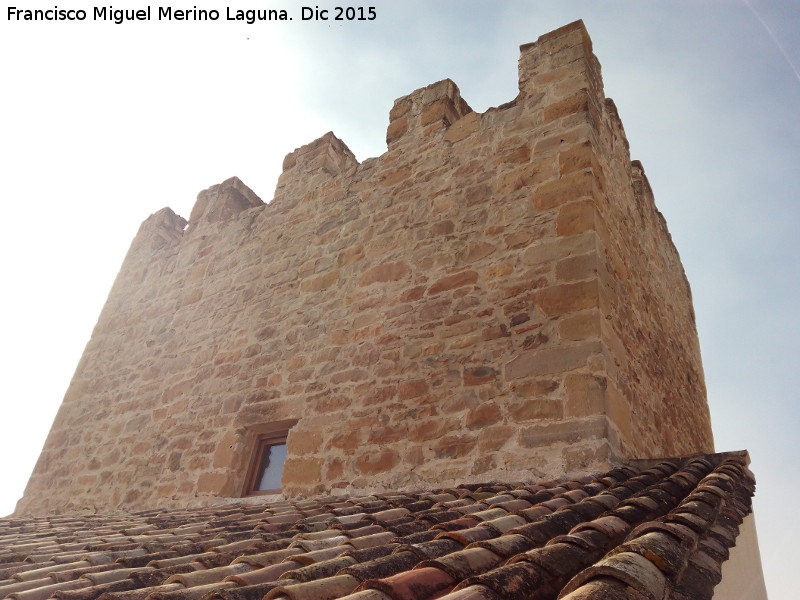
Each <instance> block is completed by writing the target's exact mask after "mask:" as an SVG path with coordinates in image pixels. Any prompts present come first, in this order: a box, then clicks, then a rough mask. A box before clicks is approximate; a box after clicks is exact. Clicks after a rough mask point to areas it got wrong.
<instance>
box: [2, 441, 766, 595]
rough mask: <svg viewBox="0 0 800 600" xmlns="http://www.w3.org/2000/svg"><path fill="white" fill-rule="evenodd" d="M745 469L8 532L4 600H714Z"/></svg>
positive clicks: (69, 518) (626, 475)
mask: <svg viewBox="0 0 800 600" xmlns="http://www.w3.org/2000/svg"><path fill="white" fill-rule="evenodd" d="M745 464H746V463H745V457H744V454H743V453H731V454H728V455H710V456H707V457H701V458H695V459H680V460H674V461H665V462H662V463H660V464H657V465H655V466H652V467H650V468H647V469H645V470H643V471H642V472H637V471H636V470H635V469H632V468H629V467H618V468H615V469H612V470H611V471H609V472H607V473H602V474H594V475H592V476H589V477H581V478H574V479H569V480H564V481H550V482H540V483H533V484H524V483H483V484H469V485H464V486H461V487H459V488H450V489H447V490H431V491H427V492H422V493H393V494H384V495H373V496H363V497H359V498H341V497H318V498H311V499H307V500H301V501H291V500H290V501H281V502H272V503H265V504H260V505H245V504H242V505H235V506H216V507H214V506H212V507H207V508H197V509H182V510H170V511H161V510H152V511H139V512H136V513H130V514H114V515H102V514H100V515H63V516H51V517H46V518H33V519H19V518H10V519H0V598H3V597H10V598H14V599H16V600H47V599H48V598H57V599H59V600H98V599H102V600H263V599H265V598H266V599H267V600H269V599H270V598H277V599H291V600H311V599H312V598H313V599H315V600H325V599H331V600H333V599H334V598H347V599H348V600H387V599H390V600H398V599H400V600H409V599H414V600H416V599H419V600H434V599H435V598H446V599H447V600H508V599H511V598H539V599H544V598H555V597H556V596H558V595H559V594H560V596H561V597H563V598H569V599H570V600H576V599H582V598H601V597H602V598H611V599H614V598H619V599H626V600H627V599H632V600H636V599H640V598H654V597H659V598H661V597H664V598H667V597H669V598H674V599H676V600H681V599H683V598H692V599H693V600H694V599H698V598H699V599H704V598H710V595H711V594H712V593H713V588H714V586H715V585H716V584H717V583H718V582H719V578H720V573H721V569H720V565H721V563H722V562H723V561H724V560H726V559H727V557H728V555H729V548H730V547H731V546H732V545H733V544H735V541H736V536H737V535H738V527H739V524H741V522H742V520H743V518H744V517H745V516H746V515H747V514H748V513H749V512H750V498H751V496H752V494H753V491H754V482H753V480H752V477H751V475H750V473H749V471H748V470H747V469H746V466H745ZM659 594H661V596H659Z"/></svg>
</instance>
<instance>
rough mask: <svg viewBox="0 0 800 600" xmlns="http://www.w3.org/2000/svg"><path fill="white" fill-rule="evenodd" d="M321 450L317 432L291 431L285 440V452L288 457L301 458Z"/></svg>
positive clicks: (320, 436)
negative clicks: (295, 456)
mask: <svg viewBox="0 0 800 600" xmlns="http://www.w3.org/2000/svg"><path fill="white" fill-rule="evenodd" d="M321 449H322V435H321V434H320V432H319V431H303V430H302V429H292V430H291V431H290V432H289V436H288V438H287V440H286V450H287V452H288V453H289V454H290V455H297V456H303V455H306V454H317V453H318V452H319V451H320V450H321Z"/></svg>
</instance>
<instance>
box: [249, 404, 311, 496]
mask: <svg viewBox="0 0 800 600" xmlns="http://www.w3.org/2000/svg"><path fill="white" fill-rule="evenodd" d="M296 424H297V420H296V419H291V420H287V421H278V422H274V423H264V424H261V425H257V426H254V427H250V428H249V430H248V434H249V435H248V437H249V438H250V439H249V443H248V444H247V448H248V452H247V454H246V456H249V457H250V458H249V461H248V463H247V471H246V476H245V479H244V485H243V487H242V493H241V497H242V498H245V497H248V496H266V495H271V494H280V493H281V492H282V489H271V490H259V489H256V488H257V487H258V483H259V478H260V477H261V475H262V473H263V470H262V469H261V465H262V462H263V460H264V452H265V451H266V450H267V449H268V448H270V447H272V446H276V445H279V444H286V443H287V440H288V437H289V430H290V429H291V428H292V427H293V426H294V425H296ZM286 458H287V459H288V458H289V457H288V446H287V457H286Z"/></svg>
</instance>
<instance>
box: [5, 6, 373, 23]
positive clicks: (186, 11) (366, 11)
mask: <svg viewBox="0 0 800 600" xmlns="http://www.w3.org/2000/svg"><path fill="white" fill-rule="evenodd" d="M291 13H292V14H290V11H287V10H286V9H267V8H263V9H238V8H231V7H229V6H226V7H225V8H224V9H223V10H216V9H205V8H197V7H196V6H193V7H192V8H173V7H171V6H156V7H152V6H146V7H143V8H114V7H113V6H95V7H93V8H91V9H89V10H85V9H82V8H78V9H74V8H59V7H58V6H54V7H52V8H45V9H38V8H36V9H28V8H17V7H15V6H9V7H8V13H7V19H8V20H9V21H86V20H92V21H108V22H113V23H116V24H118V25H120V24H122V23H124V22H126V21H151V20H156V21H220V20H222V21H240V22H245V23H248V24H250V25H252V24H253V23H255V22H256V21H292V20H294V17H295V16H296V17H297V18H298V20H301V21H374V20H375V19H376V18H377V13H376V11H375V7H372V6H335V7H333V8H331V9H330V10H328V9H320V8H319V7H318V6H297V7H295V8H293V9H292V11H291ZM223 15H224V18H223Z"/></svg>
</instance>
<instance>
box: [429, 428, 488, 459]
mask: <svg viewBox="0 0 800 600" xmlns="http://www.w3.org/2000/svg"><path fill="white" fill-rule="evenodd" d="M476 443H477V438H476V437H475V436H474V435H469V434H462V435H454V434H450V435H446V436H445V437H443V438H441V439H439V440H438V441H436V442H435V443H434V444H433V446H432V449H433V453H434V456H435V457H436V458H461V457H463V456H466V455H468V454H469V453H470V452H472V450H473V449H474V448H475V444H476Z"/></svg>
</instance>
